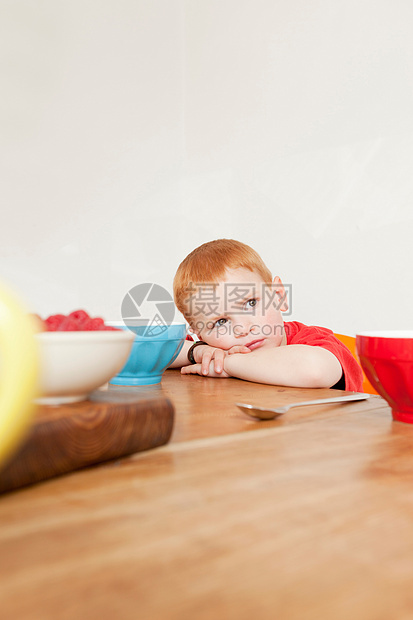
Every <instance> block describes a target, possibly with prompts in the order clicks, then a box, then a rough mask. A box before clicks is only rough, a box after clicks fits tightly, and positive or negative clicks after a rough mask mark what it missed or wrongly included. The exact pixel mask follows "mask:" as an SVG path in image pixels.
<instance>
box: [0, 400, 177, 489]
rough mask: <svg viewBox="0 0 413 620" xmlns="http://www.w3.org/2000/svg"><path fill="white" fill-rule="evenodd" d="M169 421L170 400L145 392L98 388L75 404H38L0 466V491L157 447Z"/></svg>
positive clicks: (162, 441)
mask: <svg viewBox="0 0 413 620" xmlns="http://www.w3.org/2000/svg"><path fill="white" fill-rule="evenodd" d="M173 422H174V408H173V406H172V404H171V402H170V400H168V399H167V398H165V397H163V396H159V395H157V396H151V395H148V394H147V393H146V394H142V395H140V394H139V393H137V392H128V391H125V392H122V391H120V390H116V391H114V392H112V391H111V390H107V391H105V390H102V391H96V392H94V393H93V394H92V395H91V397H90V400H87V401H83V402H81V403H74V404H71V405H60V406H55V407H50V406H44V405H43V406H39V407H38V409H37V411H36V417H35V420H34V423H33V425H32V427H31V428H30V431H29V434H28V436H27V438H26V440H25V442H23V444H22V446H21V447H20V449H19V451H18V452H17V453H16V454H14V455H13V457H12V459H11V460H10V461H9V462H8V463H6V465H5V466H4V468H3V469H2V470H1V471H0V493H3V492H5V491H10V490H12V489H16V488H18V487H22V486H26V485H29V484H33V483H34V482H40V481H41V480H46V479H47V478H52V477H53V476H58V475H61V474H65V473H67V472H70V471H73V470H75V469H79V468H81V467H86V466H89V465H95V464H97V463H102V462H103V461H109V460H113V459H117V458H120V457H123V456H127V455H130V454H133V453H134V452H140V451H143V450H149V449H150V448H156V447H158V446H161V445H163V444H165V443H167V442H168V441H169V439H170V436H171V433H172V428H173Z"/></svg>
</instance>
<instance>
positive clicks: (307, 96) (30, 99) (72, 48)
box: [0, 0, 413, 334]
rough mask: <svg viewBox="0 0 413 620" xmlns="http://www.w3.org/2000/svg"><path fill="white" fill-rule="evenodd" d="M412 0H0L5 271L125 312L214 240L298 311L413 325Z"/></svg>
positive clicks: (41, 288) (18, 285)
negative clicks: (261, 268) (132, 298)
mask: <svg viewBox="0 0 413 620" xmlns="http://www.w3.org/2000/svg"><path fill="white" fill-rule="evenodd" d="M412 32H413V3H412V2H411V1H410V0H346V1H343V0H311V1H309V0H288V1H287V0H248V1H246V0H187V1H185V0H110V1H109V0H70V1H69V0H67V1H63V0H37V1H36V2H33V1H31V0H30V1H29V0H26V1H24V0H2V2H1V4H0V50H1V54H0V75H1V97H0V118H1V125H0V130H1V136H0V160H1V162H0V170H1V179H0V209H1V226H0V278H1V279H2V280H3V281H6V282H7V283H8V284H9V285H11V286H12V287H13V288H14V289H15V290H16V291H18V292H19V293H20V295H21V296H22V297H23V298H24V300H25V301H26V304H27V305H28V307H29V308H30V310H31V311H33V312H38V313H40V314H41V315H43V316H45V315H48V314H51V313H56V312H65V313H66V312H69V311H71V310H74V309H76V308H85V309H86V310H88V311H89V312H90V313H91V314H94V315H100V316H103V317H105V318H106V319H112V320H113V319H118V318H120V304H121V301H122V299H123V296H124V295H125V294H126V292H127V291H128V290H129V288H131V287H132V286H134V285H136V284H139V283H141V282H157V283H158V284H161V285H162V286H165V287H166V288H168V289H169V290H170V291H172V279H173V276H174V273H175V270H176V268H177V266H178V264H179V262H180V261H181V260H182V259H183V258H184V257H185V256H186V254H187V253H189V252H190V251H191V250H192V249H193V248H194V247H196V246H197V245H199V244H201V243H203V242H205V241H209V240H211V239H216V238H220V237H227V238H235V239H239V240H241V241H243V242H245V243H248V244H250V245H251V246H253V247H254V248H255V249H256V250H257V251H258V252H259V253H260V254H261V255H262V257H263V259H264V260H265V262H266V263H267V265H268V266H269V268H270V269H271V271H272V272H273V275H279V276H280V277H281V278H282V279H283V280H284V281H285V282H287V283H292V286H293V297H292V309H293V313H292V317H289V318H293V319H296V320H300V321H302V322H304V323H308V324H318V325H325V326H327V327H331V328H332V329H334V330H335V331H338V332H340V331H341V332H344V333H348V334H355V333H356V332H357V331H360V330H365V329H378V328H381V329H389V328H392V327H399V328H411V327H412V322H413V321H412V317H411V313H412V302H413V292H412V291H413V286H412V284H413V277H412V257H413V250H412V241H411V237H412V232H413V86H412V84H413V37H412Z"/></svg>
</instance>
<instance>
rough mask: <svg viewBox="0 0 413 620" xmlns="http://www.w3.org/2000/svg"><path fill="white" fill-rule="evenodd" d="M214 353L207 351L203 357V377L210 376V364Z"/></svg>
mask: <svg viewBox="0 0 413 620" xmlns="http://www.w3.org/2000/svg"><path fill="white" fill-rule="evenodd" d="M213 353H214V351H206V352H205V353H204V355H203V356H202V363H201V370H202V374H203V375H207V374H208V370H209V364H210V362H211V359H212V356H213Z"/></svg>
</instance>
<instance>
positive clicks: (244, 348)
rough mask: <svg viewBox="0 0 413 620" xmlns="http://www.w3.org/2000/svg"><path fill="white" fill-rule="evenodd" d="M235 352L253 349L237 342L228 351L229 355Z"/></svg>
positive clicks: (249, 351)
mask: <svg viewBox="0 0 413 620" xmlns="http://www.w3.org/2000/svg"><path fill="white" fill-rule="evenodd" d="M234 353H251V349H249V348H248V347H244V345H241V344H237V345H236V346H235V347H231V349H230V350H229V351H228V355H233V354H234Z"/></svg>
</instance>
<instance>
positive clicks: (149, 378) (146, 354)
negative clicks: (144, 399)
mask: <svg viewBox="0 0 413 620" xmlns="http://www.w3.org/2000/svg"><path fill="white" fill-rule="evenodd" d="M109 325H112V326H114V327H118V328H119V329H125V330H127V329H128V330H130V331H132V332H133V333H134V334H135V340H134V343H133V345H132V350H131V352H130V355H129V358H128V361H127V362H126V364H125V366H124V367H123V368H122V370H121V371H120V372H119V373H118V374H117V375H115V376H114V377H112V379H110V381H109V383H111V384H112V385H154V384H155V383H160V382H161V379H162V375H163V373H164V372H165V370H166V369H167V368H168V366H169V365H170V364H172V362H173V361H174V359H175V358H176V357H177V356H178V353H179V351H180V350H181V349H182V346H183V344H184V342H185V337H186V325H185V324H184V323H182V324H181V323H179V324H178V323H176V324H172V325H165V326H164V328H163V329H162V330H158V333H152V335H147V334H148V329H147V327H145V326H142V325H140V326H131V325H129V326H126V325H125V324H124V323H123V322H117V323H114V322H111V323H109Z"/></svg>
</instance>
